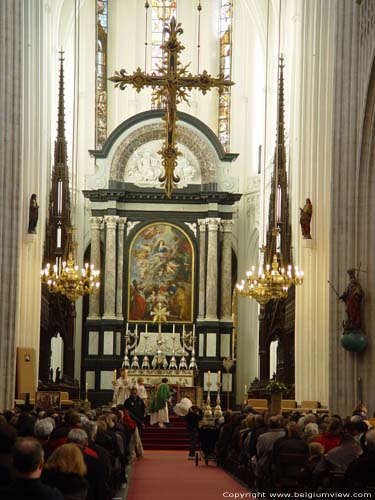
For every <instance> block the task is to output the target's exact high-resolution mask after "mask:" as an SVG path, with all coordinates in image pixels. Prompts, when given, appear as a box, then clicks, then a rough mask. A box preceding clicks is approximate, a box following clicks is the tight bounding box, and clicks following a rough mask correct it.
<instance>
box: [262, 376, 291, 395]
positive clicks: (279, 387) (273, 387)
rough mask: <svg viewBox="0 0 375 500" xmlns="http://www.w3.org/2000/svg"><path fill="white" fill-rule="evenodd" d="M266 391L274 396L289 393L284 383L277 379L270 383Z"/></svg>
mask: <svg viewBox="0 0 375 500" xmlns="http://www.w3.org/2000/svg"><path fill="white" fill-rule="evenodd" d="M265 390H266V392H267V393H268V394H272V393H275V392H276V393H280V394H286V393H287V392H288V391H289V389H288V387H287V386H286V385H285V384H284V382H281V380H276V379H275V378H273V379H272V380H270V381H269V383H268V384H267V385H266V388H265Z"/></svg>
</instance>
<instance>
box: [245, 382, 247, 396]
mask: <svg viewBox="0 0 375 500" xmlns="http://www.w3.org/2000/svg"><path fill="white" fill-rule="evenodd" d="M245 394H247V385H246V384H245Z"/></svg>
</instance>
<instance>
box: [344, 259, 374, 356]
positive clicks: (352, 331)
mask: <svg viewBox="0 0 375 500" xmlns="http://www.w3.org/2000/svg"><path fill="white" fill-rule="evenodd" d="M347 273H348V275H349V283H348V285H347V287H346V288H345V290H344V293H343V294H342V295H340V296H339V299H340V300H342V301H343V302H344V303H345V309H346V315H347V320H346V321H343V327H344V332H343V335H342V336H341V345H342V346H343V347H344V349H346V350H347V351H349V352H362V351H363V350H364V349H365V348H366V346H367V338H366V335H365V334H364V332H363V330H362V306H363V300H364V293H363V290H362V287H361V285H360V284H359V282H358V279H357V276H356V270H355V269H348V271H347Z"/></svg>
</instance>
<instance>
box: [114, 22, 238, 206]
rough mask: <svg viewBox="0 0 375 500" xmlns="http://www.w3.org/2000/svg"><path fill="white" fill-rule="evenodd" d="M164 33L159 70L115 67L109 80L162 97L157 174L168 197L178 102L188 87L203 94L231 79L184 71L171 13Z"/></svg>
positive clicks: (172, 184)
mask: <svg viewBox="0 0 375 500" xmlns="http://www.w3.org/2000/svg"><path fill="white" fill-rule="evenodd" d="M164 33H166V34H167V37H166V41H165V42H164V43H163V44H162V45H161V48H162V49H163V64H162V66H161V67H159V68H158V70H159V74H156V73H152V74H148V73H145V72H143V71H142V70H141V68H137V70H136V71H134V73H133V74H132V75H128V74H127V72H126V71H125V70H124V69H121V70H120V71H115V74H114V76H111V77H110V78H109V80H111V81H112V82H114V83H115V84H116V85H115V87H119V88H120V89H121V90H124V89H125V88H126V85H128V84H130V85H132V86H133V87H135V89H136V90H137V92H140V91H141V90H142V89H143V88H144V87H152V88H153V89H155V92H154V99H155V100H156V99H158V98H161V99H162V100H163V102H164V117H163V120H165V122H166V123H165V138H164V143H163V146H162V148H161V150H160V151H158V152H159V154H160V155H161V157H162V165H163V167H164V173H163V174H161V175H160V177H159V181H160V182H161V183H162V186H163V187H164V188H165V192H166V194H167V197H168V198H170V197H171V195H172V191H173V188H175V187H176V185H177V183H178V182H179V181H180V178H179V177H178V176H177V175H176V174H175V172H174V171H175V168H176V166H177V158H178V156H179V155H181V152H180V151H179V150H178V148H177V146H176V121H177V120H178V117H177V104H179V103H181V102H182V101H185V102H186V103H188V104H189V101H188V97H189V95H188V92H189V91H190V90H191V89H198V90H200V91H201V92H202V93H203V94H206V92H207V91H208V90H211V89H212V88H214V87H216V88H217V89H218V90H219V91H220V90H222V89H224V88H225V87H229V86H230V85H234V82H232V81H230V80H227V79H225V78H224V75H223V74H219V75H218V77H217V78H213V77H212V76H211V75H210V74H208V73H207V71H206V70H204V71H203V73H200V74H198V75H192V74H191V73H188V72H187V68H188V66H189V64H187V65H186V66H183V65H182V64H181V62H180V61H179V55H180V53H181V52H182V51H183V50H184V49H185V47H184V46H183V45H182V44H181V42H180V41H179V40H178V38H177V37H178V35H181V34H182V33H183V30H182V28H181V23H178V24H177V25H176V19H175V18H174V17H172V19H171V21H170V23H166V26H165V28H164Z"/></svg>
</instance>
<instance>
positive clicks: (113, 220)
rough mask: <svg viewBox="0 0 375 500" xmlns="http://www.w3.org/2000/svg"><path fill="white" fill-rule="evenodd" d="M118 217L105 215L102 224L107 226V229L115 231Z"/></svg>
mask: <svg viewBox="0 0 375 500" xmlns="http://www.w3.org/2000/svg"><path fill="white" fill-rule="evenodd" d="M119 218H120V217H119V216H118V215H105V216H104V222H105V223H106V225H107V229H116V224H117V222H118V220H119Z"/></svg>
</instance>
